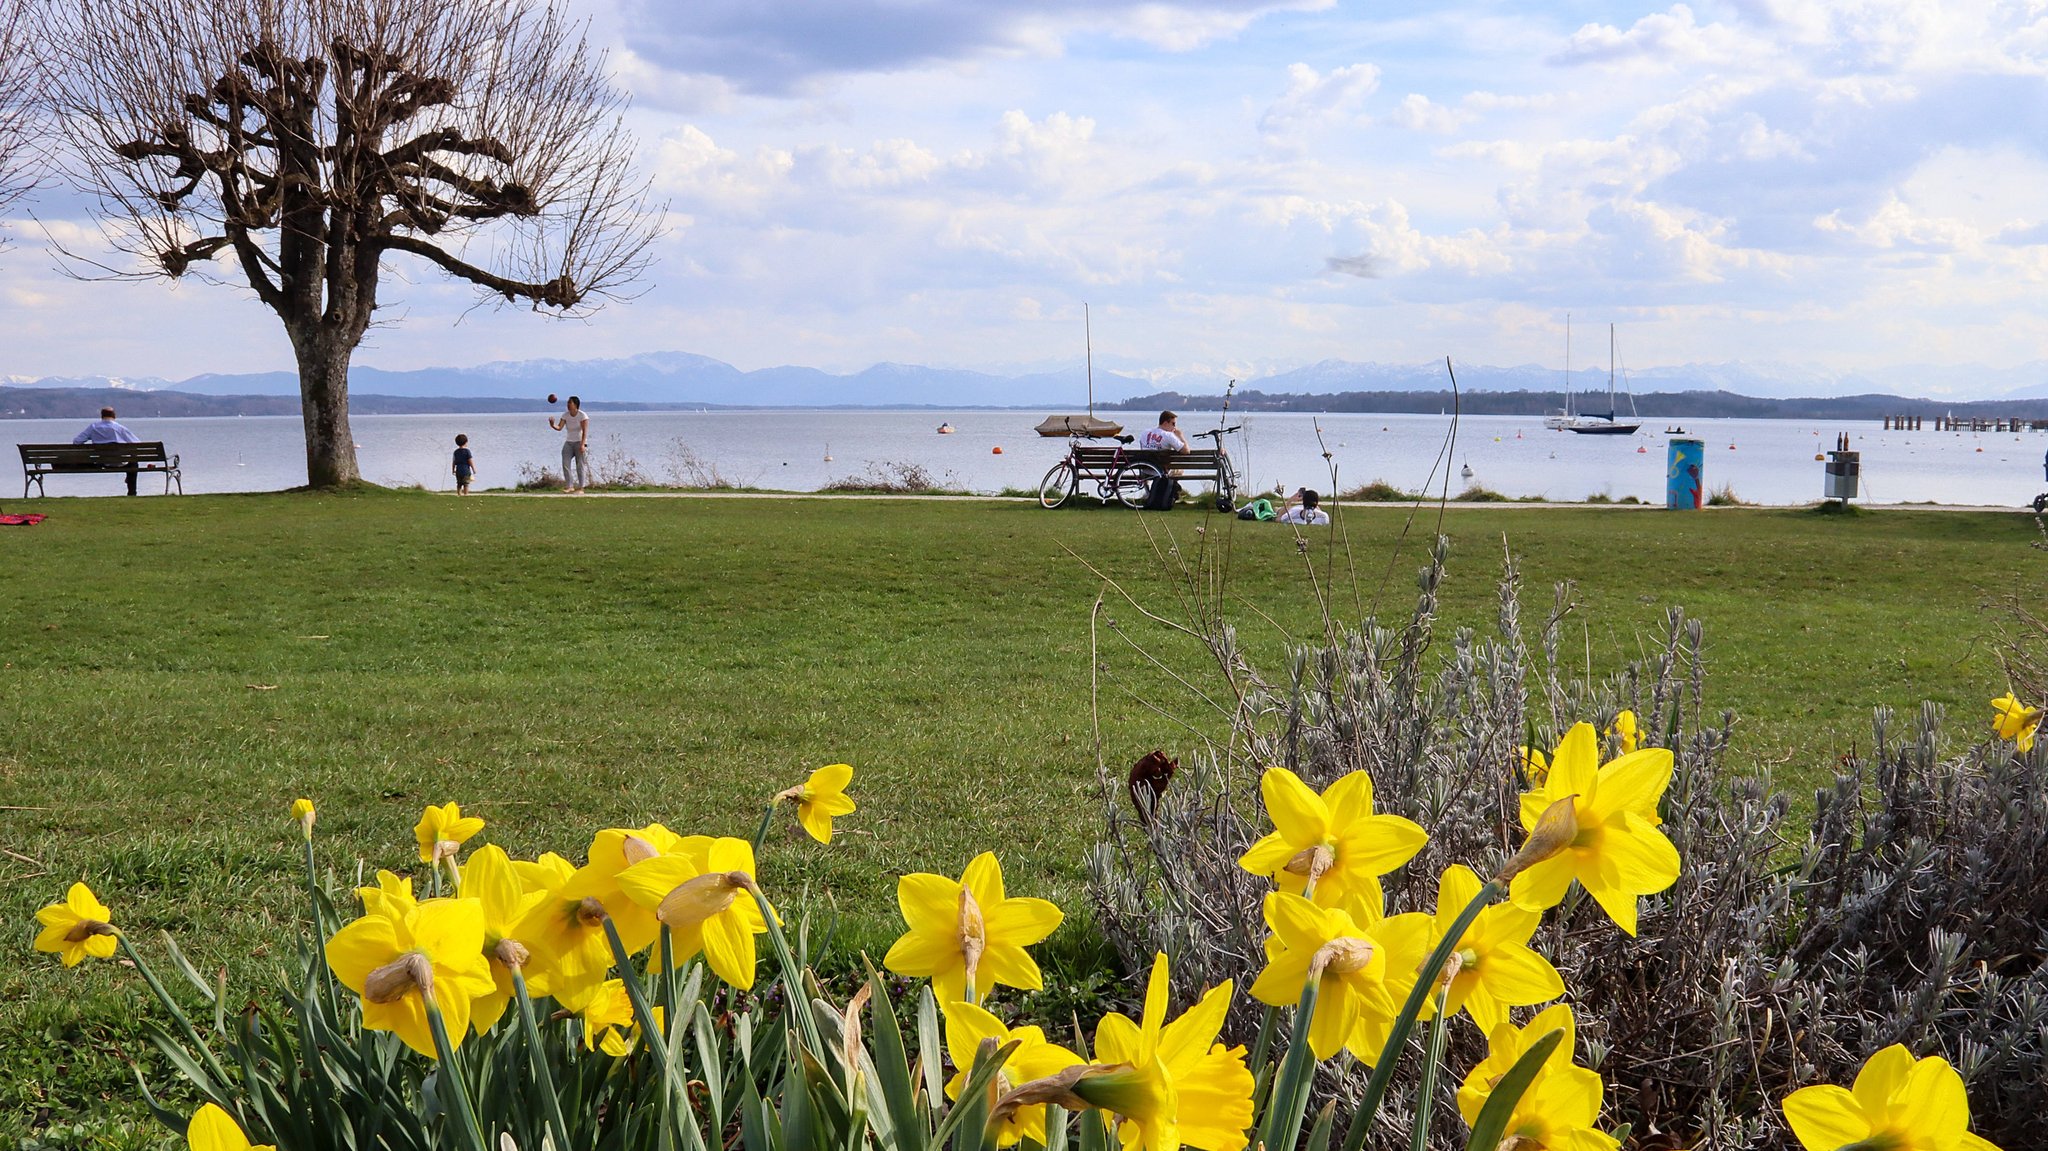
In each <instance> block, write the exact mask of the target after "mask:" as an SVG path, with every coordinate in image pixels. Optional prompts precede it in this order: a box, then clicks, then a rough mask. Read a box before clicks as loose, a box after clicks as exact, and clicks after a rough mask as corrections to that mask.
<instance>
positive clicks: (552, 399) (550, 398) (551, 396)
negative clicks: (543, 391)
mask: <svg viewBox="0 0 2048 1151" xmlns="http://www.w3.org/2000/svg"><path fill="white" fill-rule="evenodd" d="M548 402H549V403H551V404H552V403H554V402H555V393H553V392H549V393H548Z"/></svg>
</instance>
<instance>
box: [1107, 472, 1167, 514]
mask: <svg viewBox="0 0 2048 1151" xmlns="http://www.w3.org/2000/svg"><path fill="white" fill-rule="evenodd" d="M1163 474H1164V473H1162V472H1161V471H1160V470H1159V469H1158V467H1156V466H1155V465H1152V464H1146V463H1137V464H1127V465H1125V466H1124V468H1123V470H1122V471H1119V472H1117V474H1116V502H1118V503H1120V504H1122V505H1124V506H1125V507H1127V508H1131V509H1133V510H1136V509H1138V508H1142V507H1144V506H1145V498H1146V497H1147V496H1150V495H1151V494H1152V483H1153V481H1154V480H1157V479H1159V478H1160V476H1162V475H1163Z"/></svg>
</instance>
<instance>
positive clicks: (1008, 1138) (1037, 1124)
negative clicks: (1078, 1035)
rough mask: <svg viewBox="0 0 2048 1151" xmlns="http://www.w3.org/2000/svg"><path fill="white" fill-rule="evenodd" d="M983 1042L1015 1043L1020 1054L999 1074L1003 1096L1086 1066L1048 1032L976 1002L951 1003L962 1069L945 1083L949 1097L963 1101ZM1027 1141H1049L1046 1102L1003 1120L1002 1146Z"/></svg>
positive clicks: (956, 1059) (950, 1024)
mask: <svg viewBox="0 0 2048 1151" xmlns="http://www.w3.org/2000/svg"><path fill="white" fill-rule="evenodd" d="M984 1039H992V1040H994V1041H995V1044H996V1046H997V1047H1001V1046H1003V1045H1004V1044H1006V1043H1009V1042H1010V1041H1011V1040H1015V1041H1016V1042H1017V1050H1015V1051H1013V1052H1011V1053H1010V1058H1009V1060H1008V1061H1007V1062H1005V1063H1004V1064H1003V1070H1002V1072H1001V1073H1000V1074H998V1075H997V1076H996V1095H997V1096H998V1097H1000V1096H1003V1095H1007V1094H1008V1093H1009V1091H1010V1089H1011V1087H1012V1086H1013V1085H1016V1084H1020V1083H1028V1082H1031V1081H1032V1080H1035V1079H1043V1078H1045V1077H1047V1076H1049V1075H1056V1074H1058V1073H1059V1072H1061V1071H1065V1070H1066V1069H1067V1068H1069V1067H1076V1066H1079V1065H1080V1063H1081V1062H1082V1060H1081V1057H1080V1056H1078V1055H1076V1054H1074V1053H1073V1052H1071V1051H1069V1050H1067V1049H1066V1048H1064V1047H1061V1046H1060V1045H1059V1044H1057V1043H1048V1042H1046V1038H1045V1032H1044V1031H1043V1030H1041V1029H1040V1028H1037V1027H1017V1028H1011V1027H1008V1026H1006V1025H1005V1024H1004V1023H1003V1021H1002V1020H1000V1019H997V1018H996V1017H995V1016H993V1015H991V1014H989V1013H988V1012H987V1011H984V1010H982V1009H981V1008H979V1007H976V1006H975V1005H974V1004H972V1003H948V1004H947V1005H946V1052H947V1053H948V1054H949V1055H951V1056H952V1058H953V1066H954V1067H957V1068H959V1070H958V1071H957V1072H956V1073H955V1074H954V1075H953V1078H952V1079H950V1080H948V1081H947V1082H946V1098H948V1099H958V1098H960V1090H961V1088H963V1087H965V1086H966V1085H967V1073H968V1071H969V1070H970V1069H972V1068H973V1066H974V1057H975V1053H976V1052H977V1051H979V1050H980V1049H981V1043H982V1040H984ZM1024 1139H1030V1140H1031V1141H1032V1142H1034V1143H1044V1142H1045V1105H1044V1104H1042V1103H1040V1104H1035V1105H1032V1106H1026V1107H1019V1108H1017V1109H1016V1110H1014V1111H1012V1112H1010V1113H1009V1114H1008V1115H1006V1116H1004V1117H1003V1119H1002V1122H1001V1124H1000V1125H999V1126H998V1127H997V1128H996V1146H998V1147H1010V1146H1014V1145H1015V1144H1017V1143H1018V1142H1020V1141H1021V1140H1024Z"/></svg>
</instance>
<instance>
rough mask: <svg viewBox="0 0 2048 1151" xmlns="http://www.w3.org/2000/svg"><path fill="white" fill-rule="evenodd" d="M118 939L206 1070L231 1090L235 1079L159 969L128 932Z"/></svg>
mask: <svg viewBox="0 0 2048 1151" xmlns="http://www.w3.org/2000/svg"><path fill="white" fill-rule="evenodd" d="M114 941H115V942H116V943H118V944H120V945H121V954H123V955H126V956H127V957H128V962H130V963H133V964H134V965H135V970H136V972H137V973H138V974H140V975H141V976H142V981H143V982H144V983H147V984H149V989H150V991H152V992H154V993H155V994H156V998H157V1002H159V1003H162V1004H163V1005H164V1010H165V1011H167V1012H169V1013H170V1016H171V1018H172V1019H173V1020H174V1021H176V1022H177V1024H178V1030H179V1031H180V1032H181V1033H183V1035H184V1036H185V1041H186V1042H187V1043H190V1044H191V1045H192V1046H194V1047H196V1048H198V1049H199V1057H200V1058H201V1059H204V1060H205V1061H206V1069H207V1070H208V1071H209V1072H212V1074H213V1079H214V1086H215V1087H216V1088H217V1089H218V1090H221V1091H225V1090H227V1089H228V1086H229V1084H230V1082H231V1080H229V1078H228V1073H227V1070H226V1069H225V1068H223V1067H222V1066H221V1065H220V1060H218V1059H216V1058H214V1055H213V1048H211V1047H208V1046H207V1045H206V1040H204V1039H201V1038H200V1037H199V1029H198V1028H197V1027H194V1026H192V1019H191V1017H190V1016H188V1015H186V1014H185V1009H184V1008H182V1007H180V1006H178V1001H177V1000H175V999H173V998H171V993H170V992H169V991H168V990H166V989H165V988H164V985H163V981H162V980H160V979H158V978H157V977H156V972H155V971H153V970H151V969H150V966H149V964H148V962H147V961H145V960H144V959H143V958H142V953H141V952H139V951H137V950H135V945H134V944H133V943H130V942H129V941H128V935H127V933H126V932H118V931H117V932H116V933H115V934H114Z"/></svg>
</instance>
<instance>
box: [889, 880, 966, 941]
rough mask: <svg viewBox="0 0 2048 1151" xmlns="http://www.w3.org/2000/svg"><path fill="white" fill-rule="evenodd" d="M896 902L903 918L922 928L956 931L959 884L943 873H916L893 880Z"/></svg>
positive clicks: (908, 922)
mask: <svg viewBox="0 0 2048 1151" xmlns="http://www.w3.org/2000/svg"><path fill="white" fill-rule="evenodd" d="M896 903H897V906H899V907H901V908H902V909H903V921H904V922H905V923H907V924H909V925H910V926H911V927H912V928H915V929H919V930H926V931H940V930H957V929H958V927H959V923H960V884H959V883H957V882H955V881H954V880H951V879H947V878H946V877H945V876H943V875H930V874H927V873H924V872H917V873H914V874H911V875H906V876H904V877H902V878H901V879H898V880H897V881H896Z"/></svg>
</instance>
